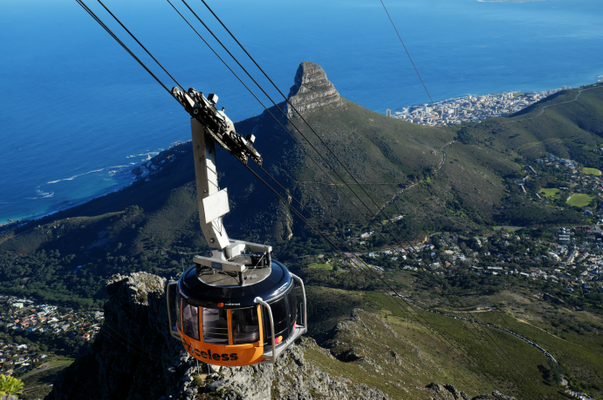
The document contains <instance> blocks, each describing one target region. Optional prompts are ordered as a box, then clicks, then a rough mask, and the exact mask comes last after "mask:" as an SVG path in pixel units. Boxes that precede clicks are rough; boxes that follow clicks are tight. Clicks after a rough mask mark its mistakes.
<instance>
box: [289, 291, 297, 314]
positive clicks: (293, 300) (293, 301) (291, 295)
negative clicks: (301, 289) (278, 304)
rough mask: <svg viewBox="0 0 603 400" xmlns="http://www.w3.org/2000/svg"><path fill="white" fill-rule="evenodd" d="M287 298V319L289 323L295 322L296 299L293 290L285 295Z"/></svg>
mask: <svg viewBox="0 0 603 400" xmlns="http://www.w3.org/2000/svg"><path fill="white" fill-rule="evenodd" d="M287 297H288V300H289V318H290V320H291V321H296V320H297V297H296V296H295V289H294V288H292V289H291V291H290V292H289V293H287Z"/></svg>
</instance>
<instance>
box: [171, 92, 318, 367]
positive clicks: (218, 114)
mask: <svg viewBox="0 0 603 400" xmlns="http://www.w3.org/2000/svg"><path fill="white" fill-rule="evenodd" d="M171 93H172V95H173V96H174V98H176V100H178V102H180V104H181V105H182V106H184V108H185V110H186V111H187V112H188V113H189V114H190V115H191V117H192V118H191V131H192V138H193V154H194V158H195V177H196V181H197V201H198V203H199V220H200V224H201V230H202V231H203V235H204V236H205V239H206V240H207V244H208V245H209V247H210V248H211V249H212V255H211V257H202V256H195V257H194V258H193V261H194V264H195V265H194V266H192V267H190V268H189V269H188V270H187V271H185V272H184V273H183V274H182V275H181V276H180V279H179V280H178V281H173V282H170V283H169V284H168V285H167V290H166V296H167V299H166V300H167V309H168V319H169V325H170V333H171V335H172V336H173V337H175V338H177V339H179V340H181V341H182V344H183V346H184V348H185V350H186V351H187V352H188V353H189V354H190V355H192V356H193V357H195V358H197V359H198V360H200V361H203V362H205V363H208V364H215V365H223V366H241V365H250V364H256V363H263V362H270V363H275V362H276V358H277V357H278V356H279V355H280V354H281V353H282V352H283V351H284V350H285V349H286V348H287V347H289V346H290V345H291V344H293V342H294V341H295V340H296V339H297V338H299V337H300V336H301V335H302V334H304V333H305V332H306V331H307V325H308V324H307V314H306V293H305V289H304V283H303V281H302V280H301V279H300V278H299V277H297V276H296V275H294V274H292V273H290V272H289V270H288V269H287V267H285V266H284V265H283V264H281V263H280V262H278V261H274V260H272V257H271V252H272V246H269V245H263V244H257V243H250V242H246V241H242V240H233V239H230V238H229V237H228V234H227V233H226V229H225V227H224V224H223V220H222V218H223V216H224V215H226V214H227V213H228V212H229V211H230V206H229V203H228V191H227V190H226V188H224V189H222V190H220V187H219V185H218V171H217V164H216V143H218V144H219V145H220V146H221V147H222V148H224V149H225V150H226V151H228V152H229V153H230V154H232V155H233V156H235V157H236V158H237V159H238V160H239V161H241V162H242V163H244V164H247V162H248V160H249V159H252V160H253V161H254V162H255V163H257V164H258V165H260V166H261V165H262V157H261V155H260V154H259V153H258V152H257V150H256V149H255V148H254V147H253V143H254V142H255V137H254V136H253V135H248V136H247V137H246V138H243V136H241V134H239V133H237V132H236V130H235V127H234V124H233V123H232V121H231V120H230V118H228V116H227V115H226V114H225V112H224V109H222V110H221V111H218V110H217V108H216V103H217V102H218V96H216V95H215V94H210V95H209V96H208V97H207V98H206V97H205V96H204V95H203V93H201V92H198V91H196V90H195V89H193V88H191V89H189V90H188V92H185V91H182V90H180V89H179V88H177V87H174V88H173V89H172V91H171ZM295 281H297V282H298V283H299V286H300V288H301V294H302V302H301V303H299V302H298V301H297V296H296V295H295V290H294V289H295ZM174 286H177V288H178V290H177V293H176V304H175V306H176V307H175V308H176V315H175V318H172V305H171V298H170V288H172V287H174ZM251 287H253V288H252V289H251ZM298 317H299V321H298ZM174 319H175V322H176V324H175V326H174V325H173V324H172V321H173V320H174Z"/></svg>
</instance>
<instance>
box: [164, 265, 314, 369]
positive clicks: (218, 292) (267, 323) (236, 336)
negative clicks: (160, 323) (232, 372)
mask: <svg viewBox="0 0 603 400" xmlns="http://www.w3.org/2000/svg"><path fill="white" fill-rule="evenodd" d="M237 278H238V277H237V276H232V275H229V274H227V273H223V272H217V271H216V270H214V269H213V268H208V267H201V266H199V265H197V266H194V267H191V268H190V269H188V270H187V271H186V272H185V273H184V274H182V276H181V277H180V279H179V280H178V281H174V282H170V283H169V285H168V297H167V298H168V310H171V309H172V307H171V304H170V297H171V296H170V293H169V288H170V287H173V286H177V294H176V304H175V306H176V307H175V309H176V316H175V318H172V315H171V313H169V314H168V316H169V322H170V326H173V325H172V324H173V323H174V319H175V325H176V329H175V330H172V335H173V336H174V337H176V338H177V339H180V340H181V341H182V344H183V346H184V348H185V350H186V351H187V352H188V353H189V354H190V355H192V356H193V357H195V358H197V359H199V360H200V361H203V362H205V363H208V364H214V365H222V366H229V367H235V366H242V365H250V364H257V363H262V362H272V363H274V362H275V360H276V358H277V357H278V356H279V355H280V354H281V353H282V352H283V351H284V350H285V349H286V348H287V347H288V346H289V345H290V344H291V343H293V342H294V341H295V340H296V339H297V338H299V337H300V336H301V335H302V334H304V333H305V332H306V331H307V323H306V318H307V317H306V294H305V289H304V284H303V281H302V280H301V279H300V278H299V277H297V276H296V275H294V274H292V273H290V272H289V270H288V269H287V268H286V267H285V266H284V265H283V264H281V263H280V262H278V261H271V262H270V263H269V264H267V265H261V266H259V267H256V268H250V269H248V270H247V271H245V272H244V273H243V279H244V282H245V284H244V285H240V284H239V282H238V279H237ZM295 281H298V282H299V285H300V287H301V292H302V297H303V301H302V302H301V303H298V301H297V296H296V294H295V290H294V289H295ZM300 308H301V310H300ZM300 316H301V320H299V321H298V317H300ZM273 344H274V346H273Z"/></svg>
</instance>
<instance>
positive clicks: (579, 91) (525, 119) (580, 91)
mask: <svg viewBox="0 0 603 400" xmlns="http://www.w3.org/2000/svg"><path fill="white" fill-rule="evenodd" d="M598 88H599V87H594V88H590V89H580V90H578V93H577V94H576V97H575V98H574V99H573V100H568V101H563V102H561V103H556V104H549V105H546V106H544V107H542V109H541V110H540V112H539V113H538V114H536V115H534V116H533V117H530V118H524V119H518V120H515V121H509V122H505V124H511V123H514V122H522V121H529V120H531V119H534V118H538V117H540V116H541V115H542V114H544V111H545V110H546V109H547V108H549V107H554V106H559V105H561V104H567V103H573V102H574V101H576V100H578V98H579V97H580V95H581V94H582V92H586V91H588V90H594V89H598Z"/></svg>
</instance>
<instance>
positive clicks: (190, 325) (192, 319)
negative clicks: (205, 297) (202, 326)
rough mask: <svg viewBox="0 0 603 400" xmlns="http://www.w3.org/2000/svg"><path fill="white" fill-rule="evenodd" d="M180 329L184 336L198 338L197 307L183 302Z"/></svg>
mask: <svg viewBox="0 0 603 400" xmlns="http://www.w3.org/2000/svg"><path fill="white" fill-rule="evenodd" d="M182 331H183V332H184V334H185V335H186V336H190V337H191V338H193V339H195V340H199V308H198V307H195V306H191V305H190V304H185V305H184V307H183V308H182Z"/></svg>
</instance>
